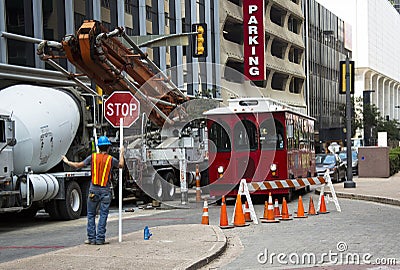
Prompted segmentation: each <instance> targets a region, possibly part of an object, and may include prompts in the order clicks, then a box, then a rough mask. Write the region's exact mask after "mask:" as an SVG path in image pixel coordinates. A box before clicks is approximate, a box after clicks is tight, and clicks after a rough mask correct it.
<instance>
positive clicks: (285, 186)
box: [279, 181, 290, 188]
mask: <svg viewBox="0 0 400 270" xmlns="http://www.w3.org/2000/svg"><path fill="white" fill-rule="evenodd" d="M279 184H281V185H282V187H283V188H288V187H290V186H289V185H288V183H287V182H286V181H280V182H279Z"/></svg>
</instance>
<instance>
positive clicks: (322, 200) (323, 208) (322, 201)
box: [318, 194, 329, 214]
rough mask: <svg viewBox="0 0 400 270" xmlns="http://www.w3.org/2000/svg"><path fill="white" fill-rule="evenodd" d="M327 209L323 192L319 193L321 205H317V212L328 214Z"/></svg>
mask: <svg viewBox="0 0 400 270" xmlns="http://www.w3.org/2000/svg"><path fill="white" fill-rule="evenodd" d="M328 213H329V211H326V205H325V197H324V194H322V195H321V205H320V207H319V211H318V214H328Z"/></svg>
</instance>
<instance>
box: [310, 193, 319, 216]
mask: <svg viewBox="0 0 400 270" xmlns="http://www.w3.org/2000/svg"><path fill="white" fill-rule="evenodd" d="M308 215H309V216H315V215H318V213H317V212H316V211H315V207H314V202H313V198H312V196H310V204H309V206H308Z"/></svg>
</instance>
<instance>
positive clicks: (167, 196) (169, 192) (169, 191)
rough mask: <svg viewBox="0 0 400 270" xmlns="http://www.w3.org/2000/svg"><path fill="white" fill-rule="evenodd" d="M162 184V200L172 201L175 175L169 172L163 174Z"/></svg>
mask: <svg viewBox="0 0 400 270" xmlns="http://www.w3.org/2000/svg"><path fill="white" fill-rule="evenodd" d="M163 184H164V200H166V201H173V200H174V196H175V189H176V186H175V175H174V174H173V173H172V172H169V173H167V174H166V175H165V182H164V183H163Z"/></svg>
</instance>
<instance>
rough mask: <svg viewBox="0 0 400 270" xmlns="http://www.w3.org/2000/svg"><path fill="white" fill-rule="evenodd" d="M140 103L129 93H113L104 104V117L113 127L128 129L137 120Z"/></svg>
mask: <svg viewBox="0 0 400 270" xmlns="http://www.w3.org/2000/svg"><path fill="white" fill-rule="evenodd" d="M139 113H140V103H139V101H138V100H137V99H136V97H135V96H134V95H133V94H132V93H131V92H128V91H126V92H123V91H115V92H113V93H112V94H111V95H110V96H109V97H108V98H107V99H106V101H105V102H104V117H105V118H106V120H107V121H108V122H109V123H110V124H111V125H112V126H113V127H119V124H120V119H121V118H122V119H123V127H124V128H128V127H130V126H131V125H132V124H133V123H135V121H136V120H137V119H138V118H139Z"/></svg>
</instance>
